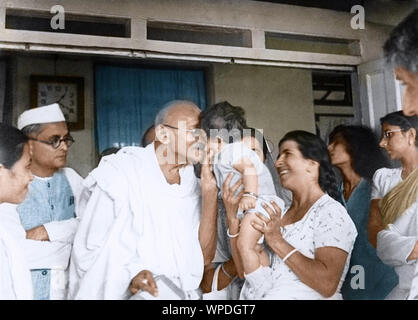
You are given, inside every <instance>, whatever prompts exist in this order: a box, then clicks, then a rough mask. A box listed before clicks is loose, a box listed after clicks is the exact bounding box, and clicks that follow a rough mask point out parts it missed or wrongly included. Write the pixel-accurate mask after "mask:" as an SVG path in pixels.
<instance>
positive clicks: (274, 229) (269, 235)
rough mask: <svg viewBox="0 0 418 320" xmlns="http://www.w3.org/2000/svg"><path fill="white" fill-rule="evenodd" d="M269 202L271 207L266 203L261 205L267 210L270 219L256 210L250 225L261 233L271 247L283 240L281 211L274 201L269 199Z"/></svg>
mask: <svg viewBox="0 0 418 320" xmlns="http://www.w3.org/2000/svg"><path fill="white" fill-rule="evenodd" d="M270 204H271V206H272V207H273V208H271V207H270V206H268V205H267V204H266V203H262V206H263V208H264V209H265V210H266V211H267V213H268V215H269V217H270V219H269V218H267V217H265V216H264V215H262V214H261V213H259V212H257V213H256V216H257V218H256V219H255V220H254V221H253V223H252V226H253V227H254V229H256V230H258V231H260V232H261V233H263V234H264V238H265V239H266V242H267V244H268V245H269V246H270V247H273V246H274V244H278V243H280V242H282V241H284V239H283V235H282V231H281V227H282V218H281V213H282V211H281V210H280V208H279V206H278V205H277V204H276V203H275V202H274V201H271V203H270Z"/></svg>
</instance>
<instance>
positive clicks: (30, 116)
mask: <svg viewBox="0 0 418 320" xmlns="http://www.w3.org/2000/svg"><path fill="white" fill-rule="evenodd" d="M62 121H65V117H64V114H63V113H62V111H61V108H60V106H59V104H58V103H53V104H50V105H47V106H43V107H38V108H33V109H29V110H26V111H25V112H23V113H22V114H21V115H20V116H19V118H18V119H17V128H18V129H19V130H21V129H22V128H24V127H26V126H28V125H30V124H38V123H51V122H62Z"/></svg>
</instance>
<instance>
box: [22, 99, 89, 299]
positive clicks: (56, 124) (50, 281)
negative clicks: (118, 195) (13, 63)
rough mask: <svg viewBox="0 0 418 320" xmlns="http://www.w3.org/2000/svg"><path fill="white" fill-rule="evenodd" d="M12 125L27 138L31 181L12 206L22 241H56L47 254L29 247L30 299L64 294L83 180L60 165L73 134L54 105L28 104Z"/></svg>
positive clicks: (58, 296) (65, 158)
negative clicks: (56, 246) (22, 233)
mask: <svg viewBox="0 0 418 320" xmlns="http://www.w3.org/2000/svg"><path fill="white" fill-rule="evenodd" d="M18 128H19V129H21V130H22V131H23V133H25V134H26V135H27V136H28V137H29V146H30V152H31V157H32V163H31V171H32V173H33V176H34V180H33V181H32V182H31V184H30V186H29V192H28V195H27V197H26V199H25V200H24V201H23V202H22V203H21V204H20V205H19V206H18V208H17V210H18V213H19V216H20V220H21V223H22V225H23V227H24V228H25V230H26V238H27V239H28V241H39V242H40V244H41V245H42V243H45V245H46V246H47V243H52V242H56V243H61V244H62V247H61V248H60V249H59V250H58V249H56V250H52V251H50V252H49V253H48V257H46V256H42V255H40V256H39V255H37V253H36V252H33V253H32V252H31V253H30V254H31V257H30V259H32V260H35V265H36V266H37V267H36V269H32V270H31V274H32V282H33V288H34V299H36V300H49V299H65V298H66V294H67V285H68V281H67V278H68V270H67V267H68V264H69V258H70V254H71V248H72V242H73V240H74V235H75V231H76V229H77V226H78V218H77V214H76V212H77V209H78V204H79V200H80V198H81V193H82V190H83V187H82V181H83V179H82V178H81V177H80V176H79V175H78V174H77V173H76V172H75V171H74V170H73V169H71V168H66V167H65V166H66V163H67V152H68V149H69V147H70V146H71V144H72V143H73V142H74V139H73V138H72V137H71V135H70V133H69V131H68V128H67V124H66V122H65V117H64V115H63V113H62V111H61V109H60V107H59V105H58V104H52V105H48V106H43V107H39V108H33V109H29V110H27V111H25V112H23V113H22V114H21V115H20V116H19V118H18Z"/></svg>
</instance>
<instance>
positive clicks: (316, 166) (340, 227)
mask: <svg viewBox="0 0 418 320" xmlns="http://www.w3.org/2000/svg"><path fill="white" fill-rule="evenodd" d="M279 149H280V150H279V151H280V156H279V157H278V159H277V161H276V167H277V169H278V172H279V174H280V179H281V183H282V185H283V187H285V188H287V189H289V190H290V191H292V193H293V201H292V204H291V206H290V208H289V209H287V210H285V211H284V212H281V211H280V209H279V208H278V206H277V205H275V204H273V206H274V210H272V209H271V208H269V207H267V206H266V207H265V209H266V211H268V212H269V215H270V219H268V218H266V217H264V216H262V215H260V214H259V215H258V218H259V219H258V221H257V222H256V223H254V225H253V226H254V228H256V229H257V230H259V231H260V232H262V233H264V237H265V240H266V242H267V244H268V245H269V247H270V248H271V250H272V253H273V254H272V257H271V261H272V263H271V266H270V269H271V276H272V278H273V283H272V288H271V289H270V290H267V291H266V292H264V293H262V294H260V295H258V296H254V294H253V293H254V292H255V291H256V289H257V287H259V286H260V284H261V283H262V281H263V279H261V278H260V277H259V275H257V274H255V273H254V275H253V276H251V275H247V276H246V282H245V284H244V287H243V290H242V292H241V297H242V298H244V299H341V293H340V288H341V286H342V283H343V282H344V278H345V275H346V273H347V270H348V265H349V261H350V256H351V251H352V249H353V244H354V240H355V238H356V236H357V232H356V229H355V226H354V224H353V222H352V221H351V218H350V217H349V215H348V214H347V211H346V210H345V209H344V207H343V206H342V205H341V204H340V203H339V202H337V201H336V200H335V198H336V197H337V194H338V190H337V184H336V178H335V175H334V173H333V171H332V168H331V164H330V160H329V156H328V151H327V147H326V145H325V143H324V142H323V141H322V140H321V139H320V138H319V137H317V136H315V135H314V134H312V133H309V132H306V131H292V132H289V133H287V134H286V135H285V136H284V137H283V138H282V140H281V141H280V143H279ZM334 197H335V198H334ZM250 276H251V277H250Z"/></svg>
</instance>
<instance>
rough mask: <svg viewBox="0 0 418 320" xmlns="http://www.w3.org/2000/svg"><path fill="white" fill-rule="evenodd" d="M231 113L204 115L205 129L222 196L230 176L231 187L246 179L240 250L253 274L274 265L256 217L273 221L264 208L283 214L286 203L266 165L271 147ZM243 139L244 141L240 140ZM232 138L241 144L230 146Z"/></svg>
mask: <svg viewBox="0 0 418 320" xmlns="http://www.w3.org/2000/svg"><path fill="white" fill-rule="evenodd" d="M230 108H239V107H233V106H230V105H229V106H227V108H226V109H230ZM240 109H241V108H240ZM241 110H242V109H241ZM218 111H225V110H218ZM229 111H230V112H228V111H225V112H224V114H222V112H216V111H214V112H211V111H206V112H204V115H203V116H204V117H205V118H204V121H202V127H203V129H204V130H205V131H206V132H207V133H208V136H209V138H208V145H209V153H210V158H211V160H212V163H213V172H214V174H215V177H216V182H217V185H218V188H219V189H220V190H221V191H220V192H221V193H222V185H223V183H224V181H225V179H226V178H227V176H228V175H229V173H231V172H232V173H234V175H233V178H232V180H231V184H230V185H231V186H232V185H233V184H235V182H236V181H238V180H239V179H240V178H241V177H242V182H243V186H244V194H243V196H242V198H241V200H240V203H239V209H238V212H237V217H238V218H239V219H242V221H241V224H240V232H239V236H238V247H239V250H240V255H241V260H242V263H243V268H244V273H245V274H249V273H252V272H253V271H255V270H257V269H259V268H260V267H265V266H268V265H269V264H270V260H269V256H268V254H267V252H266V251H265V250H264V249H263V247H262V246H261V245H260V244H259V243H260V241H261V243H262V242H263V238H262V234H261V233H260V232H259V231H257V230H255V229H254V228H253V226H252V225H251V224H252V221H253V220H254V219H255V218H256V216H255V213H256V212H260V213H261V214H263V215H265V216H266V217H269V215H268V213H267V212H266V210H265V209H264V208H263V207H262V206H261V204H262V203H266V204H267V205H269V206H271V204H270V201H272V200H273V201H275V202H276V203H277V205H278V206H279V207H280V209H281V210H283V209H284V202H283V200H282V199H280V198H279V197H277V196H276V191H275V187H274V183H273V178H272V177H271V174H270V172H269V170H268V168H267V167H266V166H265V165H264V163H263V161H264V159H265V155H266V152H267V145H266V144H265V140H264V139H263V136H262V134H261V133H260V132H258V131H256V130H255V129H243V128H240V123H239V122H237V117H238V115H235V116H233V114H234V109H231V110H229ZM231 114H232V115H231ZM208 118H209V119H208ZM211 118H212V119H211ZM238 118H239V117H238ZM211 129H212V130H211ZM214 129H216V130H214ZM216 133H219V134H216ZM211 134H212V136H211ZM242 134H243V136H242ZM239 135H241V137H242V139H240V140H238V137H239ZM231 137H232V138H233V140H235V141H237V140H238V142H233V141H231V143H230V138H231ZM239 192H240V190H237V193H239ZM229 236H232V237H233V236H234V235H229Z"/></svg>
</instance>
